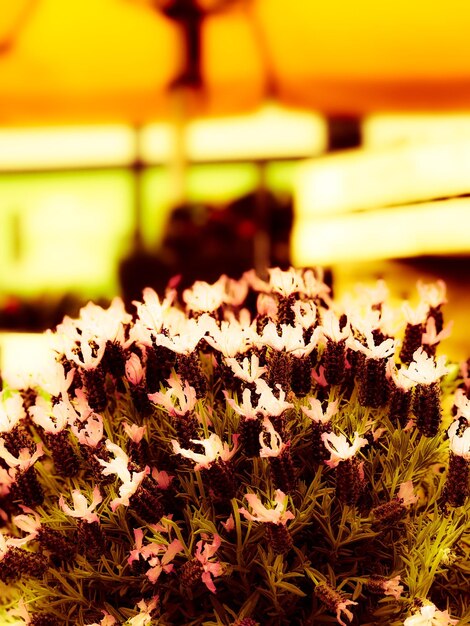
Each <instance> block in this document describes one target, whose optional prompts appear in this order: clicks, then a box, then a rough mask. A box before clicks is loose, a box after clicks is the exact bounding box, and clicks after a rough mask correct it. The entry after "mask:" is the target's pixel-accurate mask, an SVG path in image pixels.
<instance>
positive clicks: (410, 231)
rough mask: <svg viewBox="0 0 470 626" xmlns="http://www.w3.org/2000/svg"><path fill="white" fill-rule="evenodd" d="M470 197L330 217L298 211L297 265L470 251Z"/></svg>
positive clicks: (294, 243)
mask: <svg viewBox="0 0 470 626" xmlns="http://www.w3.org/2000/svg"><path fill="white" fill-rule="evenodd" d="M469 250H470V199H468V198H459V199H453V200H446V201H442V202H428V203H422V204H418V205H415V206H403V207H399V208H393V209H380V210H376V211H367V212H363V213H355V214H349V215H336V216H332V217H331V218H328V217H326V216H324V217H317V218H315V217H312V216H308V215H305V214H300V215H299V214H297V217H296V221H295V224H294V229H293V233H292V257H293V262H294V263H295V265H299V266H302V265H312V264H313V265H317V264H319V265H330V264H335V263H341V262H349V261H365V260H374V259H388V258H402V257H408V256H418V255H424V254H449V253H468V252H469Z"/></svg>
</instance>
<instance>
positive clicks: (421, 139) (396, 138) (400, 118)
mask: <svg viewBox="0 0 470 626" xmlns="http://www.w3.org/2000/svg"><path fill="white" fill-rule="evenodd" d="M463 138H465V139H469V138H470V115H469V114H466V113H412V114H405V113H395V114H392V113H390V114H374V115H369V116H367V117H366V118H364V120H363V122H362V143H363V147H364V148H368V149H380V148H390V147H394V146H395V147H396V146H403V145H406V144H417V143H421V144H422V143H427V142H436V141H441V142H444V143H446V142H449V141H453V140H457V141H459V140H461V139H463Z"/></svg>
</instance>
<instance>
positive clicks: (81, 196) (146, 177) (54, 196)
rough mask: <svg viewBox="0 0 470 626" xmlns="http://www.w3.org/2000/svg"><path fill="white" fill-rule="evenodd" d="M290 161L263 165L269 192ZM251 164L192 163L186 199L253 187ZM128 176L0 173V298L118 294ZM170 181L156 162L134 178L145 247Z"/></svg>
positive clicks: (129, 221) (154, 241) (161, 227)
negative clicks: (71, 294)
mask: <svg viewBox="0 0 470 626" xmlns="http://www.w3.org/2000/svg"><path fill="white" fill-rule="evenodd" d="M296 167H297V164H296V162H289V161H285V162H273V163H269V164H266V166H265V170H264V172H265V174H264V176H265V180H266V185H267V187H268V189H269V190H271V191H273V192H281V193H290V192H291V190H292V186H293V181H294V178H295V173H296ZM259 180H260V171H259V168H258V167H257V165H256V164H253V163H241V164H217V165H206V164H204V165H202V164H201V165H192V166H190V167H189V169H188V175H187V183H186V184H187V198H188V201H189V202H199V203H210V204H212V205H220V207H221V210H223V206H224V204H227V203H228V202H230V201H232V200H234V199H236V198H238V197H241V196H243V195H245V194H248V193H250V192H253V191H255V190H256V188H257V186H258V184H259ZM135 184H136V182H135V178H134V174H133V172H132V171H131V170H129V169H124V168H122V169H115V170H99V171H80V172H78V171H77V172H73V171H67V172H54V173H15V174H2V175H0V295H1V296H3V297H5V296H7V295H8V296H12V295H13V296H18V297H26V298H31V297H37V296H40V295H44V294H51V295H60V294H63V293H65V292H70V293H74V294H76V295H79V296H81V297H83V298H100V297H103V298H110V297H113V296H114V295H116V294H118V293H119V281H118V264H119V261H120V259H121V258H123V257H124V256H125V255H126V254H128V253H129V251H130V249H131V246H132V240H133V238H132V236H133V229H134V224H135V206H134V203H135V199H136V192H135ZM171 197H172V194H171V179H170V173H169V171H168V170H167V169H166V168H164V167H162V166H160V167H149V168H146V169H145V170H144V171H143V172H142V175H141V204H142V206H141V226H142V234H143V240H144V243H145V245H146V247H147V248H148V249H149V250H153V251H156V250H157V249H158V246H159V244H160V243H161V240H162V237H163V234H164V231H165V226H166V223H167V221H168V219H169V217H170V214H171V209H172V206H171V200H170V198H171Z"/></svg>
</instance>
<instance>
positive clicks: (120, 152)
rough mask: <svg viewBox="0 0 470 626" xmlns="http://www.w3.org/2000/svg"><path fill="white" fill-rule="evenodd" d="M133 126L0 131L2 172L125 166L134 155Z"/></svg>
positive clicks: (0, 167)
mask: <svg viewBox="0 0 470 626" xmlns="http://www.w3.org/2000/svg"><path fill="white" fill-rule="evenodd" d="M135 150H136V145H135V135H134V131H133V129H132V128H130V127H128V126H124V125H122V126H121V125H116V126H77V127H51V128H19V129H2V130H0V171H1V170H8V171H11V170H25V169H41V168H42V169H64V168H72V167H96V166H100V165H106V166H110V165H111V166H113V165H116V166H122V165H128V164H129V163H132V161H133V160H134V158H135Z"/></svg>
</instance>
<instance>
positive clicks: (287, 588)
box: [0, 268, 470, 626]
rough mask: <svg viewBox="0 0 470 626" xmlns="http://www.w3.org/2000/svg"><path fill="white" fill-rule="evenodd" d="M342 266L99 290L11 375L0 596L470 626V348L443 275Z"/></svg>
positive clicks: (129, 622)
mask: <svg viewBox="0 0 470 626" xmlns="http://www.w3.org/2000/svg"><path fill="white" fill-rule="evenodd" d="M418 295H419V303H418V304H417V305H416V306H415V307H414V308H413V307H412V306H411V305H410V304H409V303H404V304H403V305H402V306H401V307H396V306H392V305H391V304H390V302H389V295H388V291H387V289H386V286H385V284H384V283H383V282H379V283H377V285H376V286H375V287H374V288H369V289H367V288H365V287H358V289H357V293H355V294H354V295H353V296H351V297H349V298H347V299H345V300H344V301H342V302H336V301H335V300H334V299H333V298H332V296H331V293H330V290H329V289H328V287H327V286H326V285H325V284H324V282H323V280H322V273H321V271H320V270H311V269H308V270H295V269H290V270H288V271H281V270H280V269H278V268H273V269H270V270H268V272H267V275H266V276H265V277H264V279H263V278H260V277H258V276H256V275H255V273H254V272H248V273H246V274H245V275H244V276H243V277H242V279H240V280H237V281H235V280H231V279H229V278H227V277H226V276H222V277H221V278H220V279H219V280H218V281H217V282H216V283H215V284H213V285H209V284H206V283H202V282H197V283H195V284H194V285H193V287H191V288H189V289H187V290H185V291H184V292H183V293H182V294H181V296H179V294H178V293H177V292H176V290H174V289H169V290H168V292H167V293H166V295H165V298H164V299H163V300H161V299H160V298H159V297H158V296H157V294H156V293H155V292H154V291H152V290H151V289H146V290H145V291H144V293H143V299H142V301H141V302H135V303H134V304H135V310H134V311H132V312H129V311H126V310H125V308H124V306H123V304H122V302H121V300H120V299H116V300H114V301H113V302H112V304H111V305H110V307H109V308H108V309H103V308H101V307H99V306H97V305H95V304H93V303H89V304H88V305H87V306H86V307H84V308H83V309H82V310H81V311H80V316H79V318H78V319H70V318H65V319H64V320H63V322H62V323H61V324H60V325H59V326H58V327H57V328H55V329H54V330H53V331H49V332H48V338H49V340H50V345H51V351H50V354H51V358H50V364H49V367H48V368H47V371H46V370H44V371H43V372H42V374H41V376H40V377H38V378H37V379H35V380H33V379H32V378H31V380H29V381H27V382H25V383H24V384H22V385H18V386H17V387H16V388H15V387H12V386H7V385H6V384H5V385H4V387H3V391H1V393H0V503H1V510H0V521H1V532H0V617H1V623H2V624H16V625H23V624H30V625H32V626H46V625H47V626H58V625H62V624H73V625H78V626H97V625H98V626H99V625H100V626H113V625H121V626H124V625H126V626H143V625H152V624H154V625H157V624H158V625H161V626H177V625H184V626H197V625H201V626H202V625H205V626H255V625H256V624H259V625H273V626H276V625H278V624H279V625H282V624H286V625H288V624H301V625H305V626H308V625H311V626H317V625H318V626H321V625H323V624H325V625H326V624H332V623H338V624H341V625H342V626H346V625H348V624H362V625H364V626H365V625H368V624H370V625H373V624H379V623H380V624H389V625H390V626H399V625H404V626H446V625H448V624H470V606H469V603H468V593H469V588H468V580H469V575H470V563H469V560H468V556H469V552H470V532H469V528H470V527H469V511H470V499H469V497H468V496H469V473H470V372H469V364H468V363H463V364H461V365H460V366H459V365H458V364H452V363H449V362H448V361H447V359H446V357H445V356H437V355H436V352H437V348H438V346H439V343H440V341H441V340H442V339H444V338H445V337H446V335H448V333H449V326H447V327H446V326H444V322H443V315H442V305H443V304H444V303H445V287H444V285H443V284H442V283H437V284H432V285H425V284H418Z"/></svg>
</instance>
